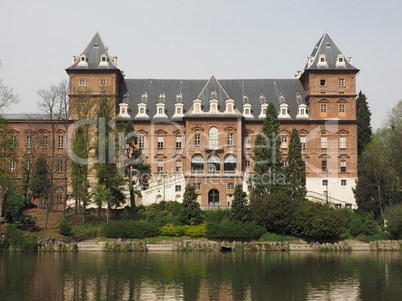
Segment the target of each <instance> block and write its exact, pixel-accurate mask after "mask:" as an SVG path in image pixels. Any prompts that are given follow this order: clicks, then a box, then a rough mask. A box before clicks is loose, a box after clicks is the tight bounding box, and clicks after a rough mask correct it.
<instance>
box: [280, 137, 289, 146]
mask: <svg viewBox="0 0 402 301" xmlns="http://www.w3.org/2000/svg"><path fill="white" fill-rule="evenodd" d="M281 147H282V148H287V147H288V137H286V136H284V137H282V144H281Z"/></svg>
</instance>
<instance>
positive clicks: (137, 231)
mask: <svg viewBox="0 0 402 301" xmlns="http://www.w3.org/2000/svg"><path fill="white" fill-rule="evenodd" d="M102 232H103V234H104V235H105V236H106V237H113V238H118V237H122V238H124V237H125V238H146V237H153V236H157V235H159V229H158V227H157V226H155V225H154V224H152V223H150V222H147V221H111V222H109V223H106V224H104V225H103V227H102Z"/></svg>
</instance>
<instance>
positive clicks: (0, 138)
mask: <svg viewBox="0 0 402 301" xmlns="http://www.w3.org/2000/svg"><path fill="white" fill-rule="evenodd" d="M12 135H13V131H12V130H11V129H10V127H9V126H8V123H7V121H6V120H5V119H3V117H1V115H0V220H2V218H3V203H4V197H5V195H6V193H7V192H8V191H9V189H10V187H12V186H13V185H14V181H15V179H14V169H15V164H16V162H17V147H16V145H15V143H14V141H13V140H12V138H11V137H12Z"/></svg>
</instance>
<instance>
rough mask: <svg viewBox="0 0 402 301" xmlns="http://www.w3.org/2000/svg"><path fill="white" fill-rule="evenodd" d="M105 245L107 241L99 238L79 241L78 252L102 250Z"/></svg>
mask: <svg viewBox="0 0 402 301" xmlns="http://www.w3.org/2000/svg"><path fill="white" fill-rule="evenodd" d="M104 247H105V242H103V241H99V240H97V239H92V240H86V241H82V242H79V243H77V248H78V252H102V251H103V248H104Z"/></svg>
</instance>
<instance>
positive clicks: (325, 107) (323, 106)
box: [321, 105, 327, 114]
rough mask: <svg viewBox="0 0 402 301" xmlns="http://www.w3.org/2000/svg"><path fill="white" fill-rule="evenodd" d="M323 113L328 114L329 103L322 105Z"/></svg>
mask: <svg viewBox="0 0 402 301" xmlns="http://www.w3.org/2000/svg"><path fill="white" fill-rule="evenodd" d="M321 113H322V114H326V113H327V105H321Z"/></svg>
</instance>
